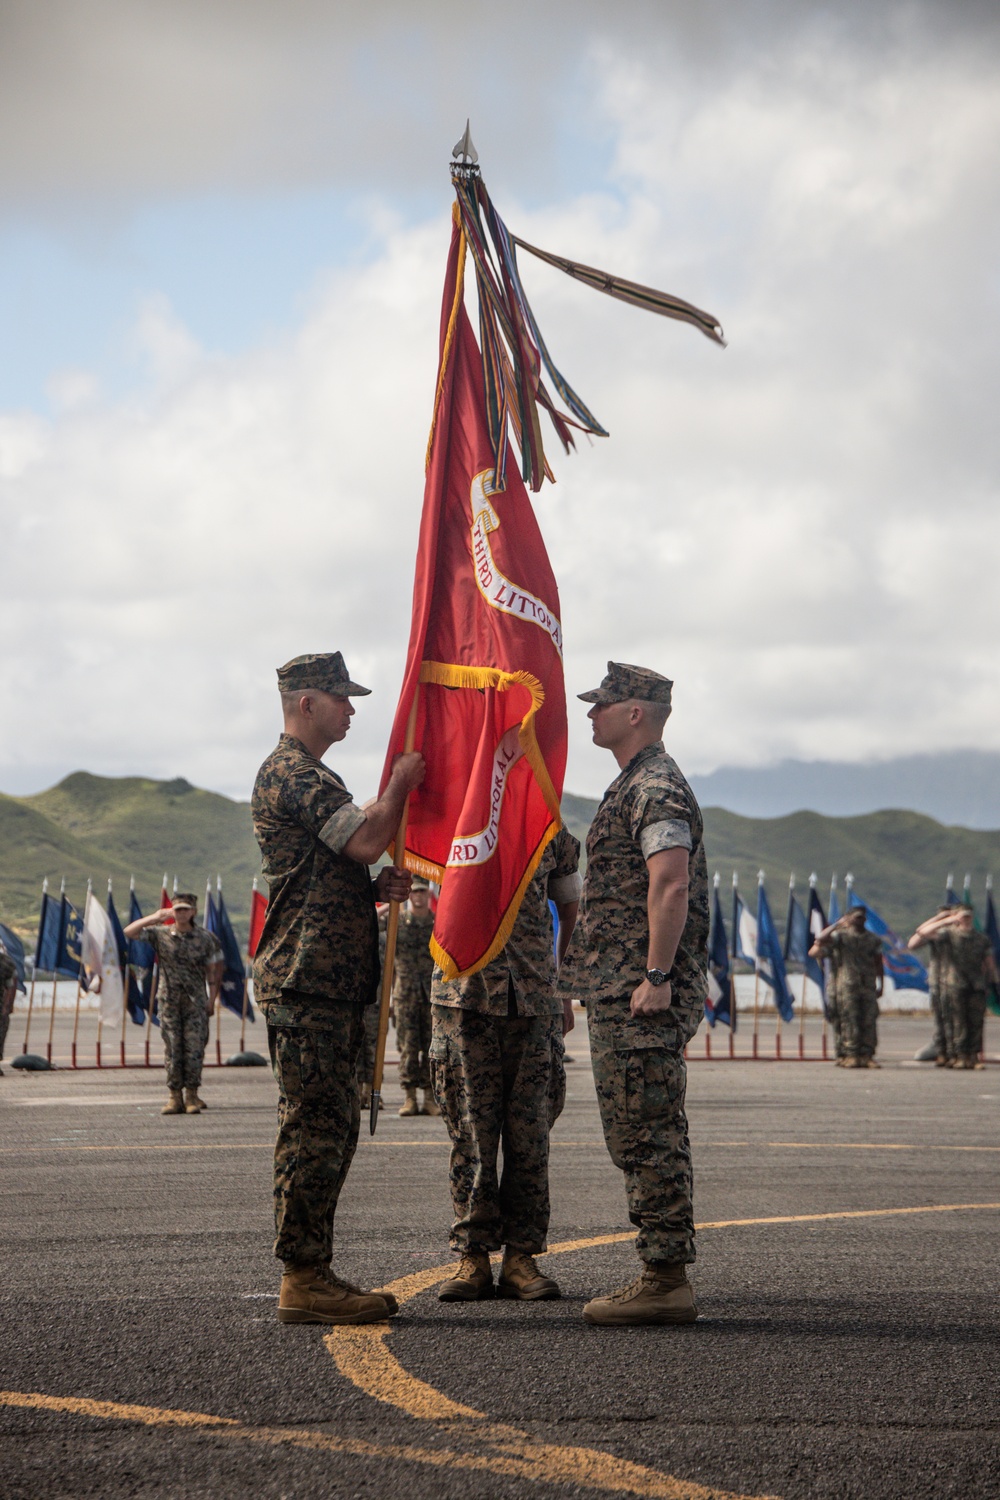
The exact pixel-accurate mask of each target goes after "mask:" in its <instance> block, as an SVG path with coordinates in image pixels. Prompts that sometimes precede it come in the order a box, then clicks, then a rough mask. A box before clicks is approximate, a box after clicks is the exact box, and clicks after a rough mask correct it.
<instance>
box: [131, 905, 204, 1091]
mask: <svg viewBox="0 0 1000 1500" xmlns="http://www.w3.org/2000/svg"><path fill="white" fill-rule="evenodd" d="M197 910H198V898H197V896H192V895H190V894H188V893H187V892H183V893H181V892H178V893H177V895H175V896H174V899H173V905H172V906H164V907H162V908H161V910H160V911H154V912H151V913H150V914H149V916H148V917H137V918H136V920H135V921H134V922H130V923H129V924H128V926H127V927H126V928H125V929H124V933H125V936H126V937H127V938H141V939H142V941H143V942H144V943H148V944H149V946H150V947H151V948H152V950H153V952H154V953H155V954H156V957H157V960H158V961H159V966H160V978H159V981H158V983H157V989H156V1013H157V1015H158V1016H159V1018H160V1035H161V1037H162V1038H163V1051H164V1056H165V1060H166V1064H167V1088H168V1090H169V1091H170V1098H169V1099H168V1100H167V1102H166V1104H165V1105H164V1106H163V1109H162V1110H161V1114H165V1115H184V1114H187V1115H198V1114H201V1111H202V1110H203V1109H205V1108H206V1105H205V1101H204V1099H202V1098H200V1097H199V1094H198V1090H199V1089H200V1088H201V1073H202V1067H203V1066H204V1062H205V1048H206V1047H207V1046H208V1018H209V1016H210V1015H211V1014H212V1011H213V1010H214V1009H215V1002H216V1001H217V1000H218V998H219V986H220V984H221V983H222V970H223V955H222V948H221V947H220V946H219V940H218V938H216V937H214V936H213V934H212V933H210V932H206V931H205V929H204V927H199V926H198V925H197V924H196V922H195V915H196V913H197ZM168 924H169V925H168ZM206 985H207V994H206Z"/></svg>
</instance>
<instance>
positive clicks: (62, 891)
mask: <svg viewBox="0 0 1000 1500" xmlns="http://www.w3.org/2000/svg"><path fill="white" fill-rule="evenodd" d="M65 897H66V876H65V875H64V876H63V878H62V880H60V882H59V915H60V917H61V916H62V907H63V901H64V900H65ZM59 928H60V933H59V935H60V936H62V923H61V922H60V924H59ZM58 983H59V952H58V950H57V951H56V966H55V968H54V969H53V970H52V1012H51V1014H50V1016H49V1039H48V1041H47V1042H46V1044H45V1058H46V1061H47V1062H48V1063H49V1064H50V1065H51V1063H52V1035H53V1032H54V1031H55V1027H56V985H57V984H58Z"/></svg>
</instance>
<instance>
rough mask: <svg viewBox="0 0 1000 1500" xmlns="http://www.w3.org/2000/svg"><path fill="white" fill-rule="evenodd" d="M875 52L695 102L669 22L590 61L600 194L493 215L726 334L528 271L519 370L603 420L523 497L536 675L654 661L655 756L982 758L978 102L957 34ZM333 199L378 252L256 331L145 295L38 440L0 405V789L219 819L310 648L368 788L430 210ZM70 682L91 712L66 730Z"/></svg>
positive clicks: (987, 487) (984, 124)
mask: <svg viewBox="0 0 1000 1500" xmlns="http://www.w3.org/2000/svg"><path fill="white" fill-rule="evenodd" d="M253 34H254V36H257V35H258V33H256V32H254V33H253ZM893 36H894V37H895V41H894V42H893V44H892V45H890V44H889V42H886V43H885V44H884V45H880V46H879V47H871V48H865V47H863V46H858V45H857V44H856V42H855V41H854V40H852V36H851V35H850V33H849V32H845V31H844V30H843V28H841V29H837V28H830V27H825V28H824V27H823V26H820V24H819V23H818V22H817V24H816V26H815V27H814V28H812V29H809V28H806V29H805V30H799V31H795V30H792V31H790V32H789V33H788V35H787V37H784V38H783V39H782V40H781V41H780V44H779V43H778V42H775V45H774V46H773V47H771V49H770V50H768V51H766V52H761V51H759V50H752V51H747V52H745V53H744V54H740V53H739V51H738V49H736V50H735V51H734V50H733V48H732V47H730V49H729V51H728V52H727V54H726V57H727V65H726V67H725V68H724V69H720V70H719V75H718V77H717V78H716V79H715V81H714V82H711V83H708V82H706V71H707V70H706V67H705V65H704V63H703V62H702V63H699V64H698V66H693V65H692V64H691V56H692V55H693V54H692V51H691V49H692V48H693V47H694V42H693V41H692V40H691V39H690V38H688V45H687V50H684V49H679V50H676V51H675V53H673V54H671V53H669V50H668V51H667V52H662V51H657V50H656V48H655V47H650V48H648V49H646V50H647V53H648V55H647V56H645V57H644V56H643V55H642V53H640V51H639V50H638V49H636V48H631V49H630V48H628V47H626V46H623V45H622V44H621V43H615V42H612V41H609V40H608V39H607V38H605V39H604V40H603V41H600V42H595V43H594V46H593V48H592V50H591V54H590V66H589V70H588V71H587V73H586V77H587V78H588V79H589V80H590V84H589V87H590V88H591V89H592V90H593V92H592V94H591V96H590V100H589V109H590V119H591V123H592V124H593V127H594V128H595V129H599V130H602V131H604V132H605V133H606V134H607V135H608V136H609V138H611V139H612V140H613V141H614V142H615V143H616V145H615V162H616V165H615V167H614V171H613V181H614V183H615V187H616V191H615V192H614V194H612V193H611V192H594V193H591V194H588V195H587V196H567V195H562V196H560V195H558V194H554V195H550V196H551V197H552V198H553V201H552V202H551V203H550V206H548V207H547V208H546V209H545V210H544V211H542V210H540V209H537V208H536V209H534V210H530V211H529V210H528V209H526V208H524V207H523V206H522V207H519V206H518V205H517V203H516V202H514V201H512V200H510V199H508V198H502V199H500V201H499V206H500V208H501V211H502V212H504V213H505V214H506V217H507V218H508V222H509V223H510V224H511V225H512V227H514V228H516V229H517V231H518V232H519V233H521V234H523V235H524V237H525V238H527V239H529V240H533V241H535V242H537V243H540V244H542V245H545V246H547V247H550V248H553V249H558V250H561V251H563V252H565V253H567V254H570V255H574V256H576V257H578V258H580V259H583V260H587V261H590V262H591V263H594V264H597V265H603V266H607V267H609V268H611V269H614V270H617V271H620V272H622V273H624V274H631V275H634V276H636V277H638V278H639V279H641V280H644V281H647V282H651V283H653V284H654V285H659V286H663V287H666V288H667V289H669V290H670V291H673V292H676V293H678V294H680V295H682V296H686V297H689V298H690V299H692V300H693V301H695V302H699V303H701V304H702V305H703V306H706V307H708V308H709V309H711V311H712V312H714V313H717V314H718V315H719V316H720V317H721V318H722V321H723V323H724V325H725V327H726V330H727V333H728V334H729V336H730V339H731V344H730V347H729V348H728V349H727V350H725V351H720V350H718V349H716V348H714V347H713V346H711V345H710V344H708V343H707V342H706V341H704V340H702V339H700V338H699V336H698V335H697V334H696V333H695V332H694V331H692V330H691V329H688V328H684V327H681V326H679V325H675V324H671V323H667V322H665V321H662V320H658V319H653V318H644V317H642V316H640V315H639V314H637V313H634V312H633V311H631V310H629V309H625V308H623V307H621V306H620V305H617V304H613V303H611V302H610V301H608V300H607V299H603V298H600V297H595V296H594V295H593V294H592V293H590V292H587V291H586V290H584V289H582V288H580V287H578V286H576V285H574V284H572V283H571V282H569V281H567V280H565V279H563V278H561V277H559V276H558V275H557V273H555V272H553V271H550V270H548V269H547V268H544V267H541V266H538V265H535V264H533V263H530V262H529V263H528V264H527V265H526V266H525V268H524V269H525V275H526V278H527V280H528V283H529V288H530V290H531V293H532V296H533V300H534V305H535V309H536V312H537V313H538V315H539V319H540V321H541V323H542V326H543V328H544V330H545V333H546V336H547V339H548V341H549V344H550V347H551V349H552V351H553V354H554V356H555V358H556V360H557V363H559V365H560V367H561V368H562V369H563V371H564V373H565V374H566V375H567V376H568V378H569V379H570V380H571V382H572V383H573V384H574V385H576V386H577V388H578V389H579V390H580V392H581V394H582V395H583V396H584V398H585V399H586V400H587V401H588V403H589V404H590V405H591V406H592V408H593V409H594V410H595V411H596V413H597V415H598V416H599V417H600V418H601V419H602V420H603V421H604V422H605V424H606V425H607V426H608V427H609V428H610V430H611V434H612V435H611V438H610V440H608V441H607V442H600V443H596V444H595V445H594V446H593V447H592V448H589V449H588V446H587V445H586V443H584V444H583V445H582V448H581V452H580V454H579V455H578V456H577V457H574V458H573V459H571V460H568V461H564V460H563V459H562V458H561V456H558V454H557V444H556V443H555V441H554V440H553V441H552V443H551V444H550V452H552V454H553V457H554V458H555V461H556V466H557V471H558V478H559V483H558V485H557V486H556V487H555V488H554V489H551V490H546V491H545V492H543V494H542V495H541V497H539V499H538V502H537V504H538V509H539V514H540V518H541V521H542V525H543V529H544V531H545V534H546V537H547V539H548V542H549V546H550V551H551V555H552V558H553V562H554V565H555V568H556V573H557V576H558V577H559V579H560V587H561V592H562V614H563V621H564V626H565V630H566V640H567V677H568V687H569V689H570V691H571V693H572V692H573V691H576V690H579V689H580V688H582V687H586V686H591V685H592V684H593V683H594V682H596V681H597V680H598V678H599V677H600V676H601V675H602V673H603V671H604V664H605V661H606V659H607V657H609V656H615V657H617V658H620V659H624V660H631V661H642V662H646V663H648V664H649V665H652V666H656V667H659V668H661V669H662V670H665V671H667V672H669V673H670V675H672V676H673V677H674V678H675V680H676V684H677V686H676V691H675V704H676V708H675V716H674V719H673V720H672V721H671V726H670V727H671V740H672V744H673V745H674V746H675V748H676V752H677V754H678V758H679V759H680V760H681V763H682V764H683V765H685V766H687V767H688V768H689V769H690V770H692V771H705V770H709V769H711V768H712V767H714V766H715V765H718V764H720V763H733V762H736V763H755V762H760V761H764V760H768V759H772V758H777V757H780V756H786V755H787V756H803V757H826V758H847V759H855V758H863V757H867V756H880V755H890V754H895V753H906V752H911V751H914V750H919V749H944V748H950V747H955V746H963V745H976V746H982V747H984V748H987V747H989V748H997V747H1000V722H998V720H997V715H996V707H995V705H996V701H997V689H998V687H1000V682H998V677H1000V667H998V664H997V660H996V653H995V645H994V636H995V628H996V627H995V611H994V606H993V602H992V600H993V592H994V573H995V558H996V556H997V549H998V543H1000V520H998V519H997V517H998V515H1000V510H998V507H997V504H996V500H997V489H998V484H1000V481H998V480H997V477H996V476H997V474H998V472H1000V467H998V463H997V459H998V457H1000V455H998V452H997V446H998V440H997V436H996V422H995V418H994V414H993V412H992V405H993V392H994V391H995V390H996V387H997V376H998V373H1000V372H998V369H997V363H998V356H997V353H996V344H997V341H996V336H995V323H996V312H997V306H996V303H997V280H996V272H995V264H994V259H993V247H994V246H995V243H996V232H997V227H998V222H997V221H998V209H997V205H996V194H995V191H993V190H992V188H991V185H990V177H991V173H992V162H993V161H994V160H995V153H996V145H997V137H998V134H1000V102H998V100H1000V93H998V91H997V89H996V73H995V65H994V63H993V61H992V56H993V55H992V54H991V53H989V52H988V51H987V52H981V53H977V52H976V51H975V50H974V49H971V48H970V47H969V46H968V44H967V43H966V41H965V40H964V38H963V36H961V35H959V36H958V37H957V38H953V39H951V40H950V41H949V42H948V45H947V46H943V45H940V46H936V47H933V48H932V47H931V46H930V44H929V41H928V36H929V33H925V32H923V31H921V30H920V29H919V28H917V29H915V30H914V29H911V30H907V29H906V28H905V27H901V28H897V30H896V32H894V33H893ZM126 40H127V38H126ZM709 40H710V39H706V38H701V42H700V45H701V46H702V47H703V48H708V47H709ZM397 41H398V38H397ZM123 45H125V43H124V42H123ZM320 50H322V49H320ZM695 50H697V49H695ZM249 76H255V75H254V74H253V69H252V68H251V69H250V72H249ZM283 76H284V75H283ZM196 83H197V79H196V80H195V81H194V83H192V87H195V84H196ZM272 85H273V86H274V87H276V86H277V85H274V84H273V80H272ZM282 86H284V84H282ZM241 107H242V106H241ZM246 107H247V108H250V106H249V105H247V106H246ZM237 113H239V112H238V111H237ZM463 113H464V112H463ZM266 115H267V111H266V110H264V111H263V114H262V115H261V116H260V118H264V117H265V116H266ZM406 119H407V117H406V110H405V108H401V109H400V110H399V111H397V113H396V114H394V115H393V116H392V117H391V119H390V121H389V124H388V126H387V128H389V129H391V130H392V131H397V132H399V131H401V130H405V127H406ZM95 128H96V127H95ZM421 128H422V126H421ZM95 149H96V147H95ZM180 156H181V157H182V156H183V152H182V153H180ZM178 160H179V162H180V165H178V168H177V170H178V171H179V172H181V171H182V170H184V168H183V161H180V157H179V158H178ZM486 167H487V177H488V180H490V177H489V171H488V168H489V162H488V161H487V163H486ZM510 171H511V169H510V166H509V164H508V167H507V172H508V175H510ZM126 175H127V174H126ZM370 191H371V184H369V185H368V187H367V188H366V192H369V193H370ZM369 212H370V215H371V226H372V235H373V237H374V238H375V239H376V240H377V241H378V242H379V244H380V247H381V248H380V249H379V251H378V253H377V254H376V256H375V258H374V259H373V260H372V262H371V263H370V264H367V265H365V266H361V267H346V268H345V267H340V268H334V269H331V271H330V273H329V275H328V277H327V278H326V279H325V281H324V282H323V284H322V285H321V286H320V287H319V288H318V289H317V290H316V292H315V295H314V298H313V301H312V303H311V304H310V306H309V307H308V309H307V310H306V312H305V313H304V314H303V317H302V319H301V322H300V324H299V326H297V327H295V328H292V329H289V330H288V331H287V332H286V334H285V335H284V337H281V338H275V339H274V340H273V341H272V342H271V343H270V344H269V345H267V346H264V347H260V348H258V349H256V350H254V351H252V352H251V353H249V354H246V355H242V356H240V357H231V358H223V357H220V356H218V355H210V354H209V353H207V352H206V351H205V350H204V349H202V348H201V347H200V346H199V344H198V342H197V340H196V339H195V338H194V337H193V335H192V334H191V332H190V331H189V330H188V329H186V328H184V327H183V326H182V325H181V324H180V323H179V321H178V320H177V319H176V317H175V316H174V314H173V313H172V312H171V310H170V308H169V306H167V305H165V304H164V303H163V302H162V301H153V302H151V303H149V304H147V305H146V306H145V307H144V308H143V309H142V311H141V313H140V316H139V318H138V320H137V323H136V327H135V330H134V337H135V340H136V344H137V348H138V349H139V350H140V352H141V354H142V358H143V361H144V366H145V368H146V371H147V375H148V380H147V384H146V385H145V386H144V387H143V388H142V389H141V390H140V391H138V392H133V393H132V394H131V395H129V396H128V397H125V398H121V399H110V398H108V397H104V396H102V395H101V393H100V391H99V389H98V388H97V387H96V386H95V384H94V382H93V380H92V379H91V378H90V377H89V376H88V374H87V372H85V371H84V372H81V371H72V372H63V373H62V374H58V373H56V374H55V381H56V389H57V391H58V392H60V393H61V398H62V400H61V405H60V407H59V409H58V410H57V412H56V414H55V415H54V416H53V417H52V419H51V420H49V421H47V422H43V421H42V420H41V419H39V418H38V417H35V416H29V415H24V416H20V415H16V414H7V415H6V416H4V417H3V418H2V419H0V505H2V508H3V514H4V532H3V535H4V551H5V560H4V575H5V589H4V593H3V595H2V597H0V622H2V626H3V630H4V639H5V641H6V642H7V650H6V652H5V654H4V657H3V659H2V661H0V694H2V697H3V700H4V701H5V703H6V704H7V705H8V706H9V707H12V708H13V711H12V712H5V713H4V715H3V723H2V725H0V785H8V786H11V785H15V784H16V785H21V786H23V785H26V784H27V782H28V781H29V780H31V778H32V777H33V776H34V777H36V778H37V779H36V781H35V783H34V784H35V785H40V784H41V783H42V782H43V781H44V780H45V779H46V775H47V774H48V771H49V770H50V769H51V771H52V772H53V774H58V772H60V771H62V770H66V769H70V768H72V767H75V766H86V767H88V768H90V769H92V770H95V771H101V772H105V773H108V774H118V773H124V772H127V771H133V772H137V771H143V772H146V773H149V774H155V775H164V776H167V775H176V774H183V775H186V776H188V777H190V778H191V779H192V780H194V781H197V782H200V783H201V784H204V785H210V786H215V787H218V788H220V789H222V790H226V791H229V792H232V793H236V794H242V795H245V794H246V793H247V791H248V789H249V785H250V782H251V779H252V775H253V771H254V769H255V766H256V764H257V763H258V761H259V759H260V758H261V757H262V756H263V754H264V753H266V751H267V749H268V747H269V744H270V742H271V740H272V738H273V734H274V732H275V727H276V713H275V709H276V704H275V699H274V690H273V669H274V667H276V666H277V665H278V664H279V663H280V662H282V661H284V660H285V659H286V658H287V657H289V656H292V655H294V654H296V653H298V652H299V651H303V650H308V649H317V648H318V649H323V648H329V649H333V648H337V647H340V648H342V649H343V650H344V651H345V654H346V655H347V658H348V661H349V664H350V666H351V669H352V671H353V672H354V673H355V675H356V676H358V677H359V678H360V679H361V680H362V681H367V682H369V683H370V685H371V686H372V687H373V688H375V689H376V695H375V696H374V697H373V698H371V699H368V700H366V701H365V702H364V704H362V705H361V706H360V708H359V713H358V717H357V719H356V720H355V725H354V728H353V729H352V732H351V740H350V742H349V745H348V746H346V747H345V748H344V750H343V752H342V753H341V754H340V756H339V763H340V764H343V765H344V766H345V768H346V772H347V775H348V778H349V784H351V785H352V788H353V790H354V791H355V792H356V793H357V794H358V795H359V796H366V795H368V794H369V793H370V792H371V791H372V790H373V788H374V785H375V782H376V780H377V775H378V769H379V766H380V762H381V755H382V747H383V745H384V742H385V737H386V734H387V729H388V723H389V720H390V718H391V713H392V708H393V705H394V698H395V694H396V692H397V690H398V685H399V679H400V674H401V669H402V662H403V654H404V650H405V643H406V635H407V629H408V617H409V590H410V584H411V577H412V562H413V552H414V545H415V539H416V530H417V524H418V519H419V507H420V498H421V489H422V471H423V451H424V443H425V440H426V427H427V421H428V417H429V412H430V402H431V396H432V391H433V379H434V359H435V353H436V338H437V316H438V300H439V296H440V283H441V276H442V273H443V267H444V255H445V247H446V238H447V214H446V208H445V204H444V203H443V202H442V205H441V211H440V214H439V215H438V216H437V218H436V219H435V220H434V221H433V222H431V223H426V224H419V225H417V226H416V227H414V226H407V225H406V224H403V223H400V222H398V221H397V220H396V218H395V217H394V216H393V213H392V210H391V206H390V205H389V204H387V203H386V202H385V201H384V200H382V199H378V198H375V199H373V201H372V202H371V205H370V209H369ZM98 676H103V677H104V678H105V679H107V680H113V681H114V682H115V683H116V684H117V689H118V691H117V698H116V707H115V709H114V711H113V712H108V713H105V714H104V715H102V716H100V717H97V716H92V711H91V709H90V707H89V705H91V704H92V703H93V702H94V701H95V694H94V692H93V683H94V680H95V678H96V677H98ZM570 702H571V746H572V749H571V759H570V769H569V774H568V780H567V785H568V786H569V787H570V789H573V790H576V791H584V792H594V791H599V790H600V789H601V788H602V787H603V785H604V784H605V783H606V781H607V780H608V779H610V772H611V770H612V769H613V767H612V766H611V765H610V763H609V762H608V761H607V758H606V757H605V756H604V755H603V754H602V753H600V752H597V751H595V750H593V749H592V748H591V747H590V746H589V743H588V736H587V734H586V728H585V725H584V721H583V713H584V709H583V705H575V703H574V700H573V699H572V698H571V700H570ZM577 709H578V710H579V712H578V716H575V715H576V711H577Z"/></svg>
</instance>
